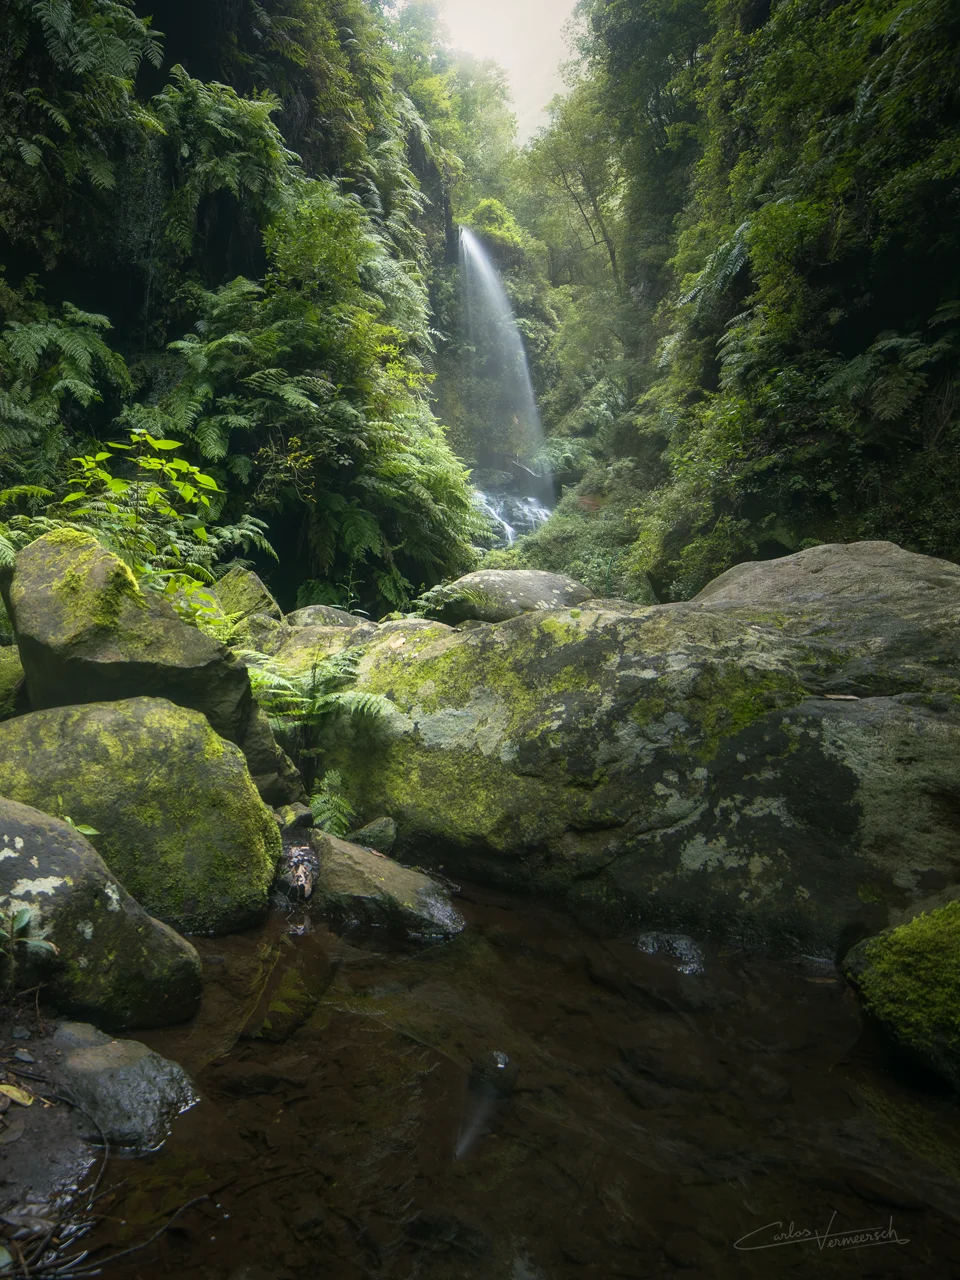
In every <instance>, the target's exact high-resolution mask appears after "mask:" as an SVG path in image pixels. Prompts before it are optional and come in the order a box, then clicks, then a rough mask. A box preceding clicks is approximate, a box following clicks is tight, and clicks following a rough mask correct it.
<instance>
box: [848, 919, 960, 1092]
mask: <svg viewBox="0 0 960 1280" xmlns="http://www.w3.org/2000/svg"><path fill="white" fill-rule="evenodd" d="M843 971H844V973H845V974H846V975H847V977H848V978H849V979H850V981H851V982H852V983H853V985H854V986H855V987H856V989H857V992H858V994H859V996H860V1000H861V1002H862V1004H863V1008H864V1011H865V1012H866V1014H867V1016H868V1017H870V1018H871V1019H872V1020H873V1021H875V1022H876V1023H878V1024H879V1026H880V1027H881V1028H882V1030H883V1031H884V1032H885V1033H886V1035H887V1036H888V1037H889V1038H890V1039H891V1040H892V1042H893V1043H894V1044H895V1045H896V1046H897V1047H898V1048H899V1049H900V1050H902V1051H903V1052H904V1053H906V1054H907V1055H908V1056H909V1057H910V1058H912V1059H914V1060H915V1061H917V1062H920V1063H922V1064H923V1065H924V1066H926V1067H928V1068H929V1069H931V1070H933V1071H935V1072H936V1073H937V1074H938V1075H940V1076H942V1077H943V1078H944V1079H945V1080H947V1081H949V1083H950V1084H952V1085H953V1087H954V1089H957V1090H960V901H953V902H950V903H948V904H947V905H946V906H945V907H941V908H940V909H939V910H936V911H931V912H930V913H929V915H927V914H923V915H920V916H917V917H916V919H914V920H911V921H909V923H907V924H903V925H900V926H899V928H896V929H892V930H889V931H888V932H886V933H883V934H881V935H880V936H879V937H876V938H867V939H866V940H865V941H863V942H860V943H858V944H857V946H855V947H854V948H853V949H852V950H851V951H850V952H849V953H848V954H847V956H846V957H845V959H844V961H843Z"/></svg>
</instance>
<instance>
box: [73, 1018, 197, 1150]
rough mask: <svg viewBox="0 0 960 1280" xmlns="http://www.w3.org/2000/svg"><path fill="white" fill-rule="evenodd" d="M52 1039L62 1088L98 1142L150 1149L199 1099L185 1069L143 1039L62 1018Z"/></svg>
mask: <svg viewBox="0 0 960 1280" xmlns="http://www.w3.org/2000/svg"><path fill="white" fill-rule="evenodd" d="M53 1043H54V1044H55V1045H56V1046H57V1047H58V1048H59V1050H60V1055H61V1056H60V1058H59V1059H58V1061H57V1077H58V1082H59V1084H60V1088H61V1090H62V1091H63V1092H64V1093H65V1094H66V1095H67V1097H68V1098H70V1099H71V1101H73V1102H76V1103H77V1104H78V1106H79V1108H80V1112H79V1114H80V1117H81V1125H82V1127H83V1130H84V1137H86V1138H89V1139H90V1140H91V1141H93V1142H100V1141H103V1140H104V1139H105V1140H106V1141H107V1142H108V1143H109V1144H110V1146H111V1147H123V1148H125V1149H126V1150H131V1151H138V1152H142V1151H151V1150H153V1149H154V1148H156V1147H157V1146H159V1145H160V1143H161V1142H163V1140H164V1138H165V1137H166V1136H167V1133H168V1132H169V1130H170V1125H171V1123H172V1121H173V1120H174V1119H175V1118H176V1117H177V1116H178V1115H180V1113H181V1112H183V1111H185V1110H186V1109H187V1108H188V1107H191V1106H193V1104H194V1103H195V1102H196V1101H197V1093H196V1090H195V1089H194V1087H193V1084H192V1082H191V1080H190V1077H189V1076H188V1075H187V1073H186V1072H185V1071H184V1069H183V1068H182V1067H181V1066H180V1065H179V1064H178V1063H176V1062H170V1061H169V1060H168V1059H167V1058H161V1056H160V1054H159V1053H155V1052H154V1051H153V1050H152V1049H148V1048H147V1046H146V1045H145V1044H141V1043H140V1042H139V1041H138V1040H111V1038H110V1037H109V1036H106V1035H104V1034H103V1032H102V1031H98V1030H97V1029H96V1027H92V1026H90V1024H89V1023H84V1022H63V1023H61V1024H60V1026H59V1027H58V1028H57V1030H56V1032H55V1033H54V1037H53Z"/></svg>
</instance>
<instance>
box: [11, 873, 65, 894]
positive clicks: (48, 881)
mask: <svg viewBox="0 0 960 1280" xmlns="http://www.w3.org/2000/svg"><path fill="white" fill-rule="evenodd" d="M66 883H67V882H66V880H64V878H63V876H41V877H40V878H39V879H38V880H18V881H17V883H16V884H15V885H14V886H13V888H12V889H11V890H10V892H11V894H18V895H19V894H22V893H29V894H32V895H33V896H34V897H36V896H37V895H38V894H41V893H54V892H55V891H56V890H57V889H59V888H60V886H61V885H62V884H66Z"/></svg>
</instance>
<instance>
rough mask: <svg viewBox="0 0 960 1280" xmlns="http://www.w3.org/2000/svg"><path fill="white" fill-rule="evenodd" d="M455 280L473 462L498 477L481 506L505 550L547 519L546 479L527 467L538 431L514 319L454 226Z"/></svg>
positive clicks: (475, 248) (485, 261) (467, 237)
mask: <svg viewBox="0 0 960 1280" xmlns="http://www.w3.org/2000/svg"><path fill="white" fill-rule="evenodd" d="M460 281H461V290H462V295H461V296H462V300H463V314H464V331H465V334H466V337H467V351H466V355H467V369H466V374H467V391H468V400H469V406H470V414H471V417H472V418H473V420H474V422H475V423H476V428H475V440H474V450H475V455H476V461H477V463H478V464H479V466H480V467H481V468H485V469H489V470H491V471H493V472H497V473H499V475H500V477H501V479H500V481H499V483H495V484H493V485H487V486H486V488H487V489H488V491H487V492H481V493H480V506H481V507H482V509H483V510H484V511H486V512H487V514H488V515H489V516H490V517H491V522H492V523H493V525H494V528H495V536H496V543H495V545H497V546H512V545H513V542H514V540H515V538H516V537H517V535H518V534H520V533H530V532H531V531H532V530H533V529H535V528H536V527H537V526H538V525H539V524H542V523H543V521H544V520H546V519H547V517H548V516H549V514H550V508H551V507H552V505H553V480H552V477H551V476H550V475H549V474H543V473H542V472H541V471H540V469H539V468H536V467H535V466H532V465H531V464H533V462H534V459H535V458H536V455H537V454H538V453H539V452H540V451H541V449H542V448H543V429H542V427H541V425H540V414H539V411H538V409H537V400H536V396H535V395H534V391H533V381H532V379H531V377H530V365H529V362H528V360H527V353H526V350H525V349H524V345H523V338H522V336H521V334H520V329H519V327H518V325H517V318H516V316H515V315H514V312H513V308H512V307H511V305H510V299H509V298H508V297H507V292H506V289H505V288H504V287H503V281H502V280H501V278H500V274H499V272H498V271H497V268H496V266H495V265H494V263H493V261H492V259H491V257H490V255H489V253H487V251H486V249H485V248H484V246H483V244H482V242H481V241H480V239H479V238H478V237H477V236H476V235H474V233H473V232H472V231H471V230H470V229H469V228H467V227H461V228H460ZM520 486H522V490H523V491H524V492H525V496H521V494H520V492H518V487H520Z"/></svg>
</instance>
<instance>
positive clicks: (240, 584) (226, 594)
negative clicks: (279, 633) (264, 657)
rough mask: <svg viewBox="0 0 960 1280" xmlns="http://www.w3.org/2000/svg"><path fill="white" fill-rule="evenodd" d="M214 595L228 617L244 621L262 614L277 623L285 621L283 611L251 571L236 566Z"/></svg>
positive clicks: (215, 588) (222, 580) (217, 585)
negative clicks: (236, 617)
mask: <svg viewBox="0 0 960 1280" xmlns="http://www.w3.org/2000/svg"><path fill="white" fill-rule="evenodd" d="M213 594H214V595H215V596H216V597H217V599H218V600H219V601H220V604H221V606H222V607H223V611H224V613H226V614H227V615H228V616H231V617H233V616H237V615H239V616H240V618H241V619H243V618H249V617H250V616H251V615H252V614H257V613H260V614H264V615H266V616H267V617H268V618H272V619H273V620H274V621H275V622H282V621H283V610H282V609H281V608H280V606H279V605H278V604H277V602H276V600H274V598H273V596H272V595H271V593H270V591H269V589H268V588H267V587H266V586H265V585H264V583H263V582H262V581H261V580H260V578H258V577H257V575H256V574H255V573H254V572H253V571H252V570H250V569H241V568H240V567H239V566H236V565H235V566H234V567H233V568H232V569H230V570H229V571H228V572H227V573H225V574H224V575H223V577H222V578H220V579H219V581H218V582H217V583H216V585H215V586H214V588H213Z"/></svg>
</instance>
